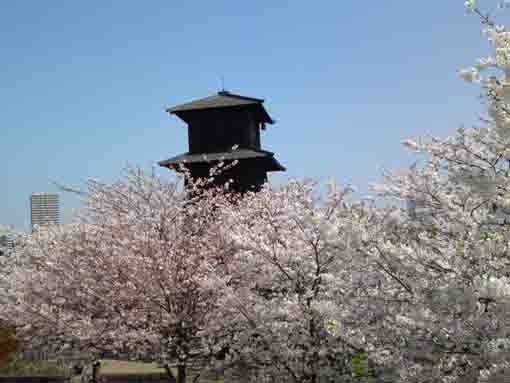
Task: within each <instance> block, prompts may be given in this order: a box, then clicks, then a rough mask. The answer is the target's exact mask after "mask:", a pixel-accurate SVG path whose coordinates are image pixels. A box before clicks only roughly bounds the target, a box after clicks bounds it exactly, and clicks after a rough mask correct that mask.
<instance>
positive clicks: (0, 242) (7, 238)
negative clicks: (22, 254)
mask: <svg viewBox="0 0 510 383" xmlns="http://www.w3.org/2000/svg"><path fill="white" fill-rule="evenodd" d="M15 237H16V234H15V229H14V225H0V256H3V255H7V254H9V253H12V252H13V251H14V247H15V243H16V238H15Z"/></svg>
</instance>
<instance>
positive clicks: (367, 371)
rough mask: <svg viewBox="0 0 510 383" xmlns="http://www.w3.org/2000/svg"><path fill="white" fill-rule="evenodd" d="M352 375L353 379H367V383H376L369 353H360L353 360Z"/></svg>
mask: <svg viewBox="0 0 510 383" xmlns="http://www.w3.org/2000/svg"><path fill="white" fill-rule="evenodd" d="M351 363H352V367H351V373H352V376H353V378H367V379H368V380H365V381H366V382H375V376H374V371H373V370H372V368H371V367H370V365H369V363H368V353H366V352H358V353H356V354H354V356H353V357H352V360H351Z"/></svg>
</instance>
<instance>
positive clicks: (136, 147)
mask: <svg viewBox="0 0 510 383" xmlns="http://www.w3.org/2000/svg"><path fill="white" fill-rule="evenodd" d="M0 46H1V47H2V50H1V56H0V104H1V113H0V163H1V164H2V166H0V180H1V182H0V185H1V187H0V223H5V224H15V225H16V226H17V228H18V229H21V230H27V229H28V228H29V223H30V217H29V195H30V193H31V192H36V191H56V187H55V186H53V185H52V183H51V181H52V180H57V181H59V182H62V183H66V184H72V185H82V184H83V180H85V179H86V178H87V177H95V178H98V179H100V180H103V181H111V180H114V179H115V178H116V177H118V176H119V174H120V171H121V169H122V168H123V167H124V166H126V165H127V164H132V165H142V166H145V167H148V166H150V165H151V164H152V163H154V162H156V161H158V160H161V159H166V158H168V157H170V156H173V155H175V154H178V153H180V152H183V151H186V148H187V136H186V130H185V128H184V125H183V123H182V122H181V121H180V120H178V119H177V118H176V117H173V116H169V115H168V114H167V113H165V112H164V107H165V106H169V105H174V104H179V103H182V102H186V101H189V100H192V99H195V98H200V97H205V96H207V95H210V94H212V93H214V92H216V91H217V90H218V88H219V86H220V80H219V78H220V76H224V78H225V87H226V88H227V89H228V90H230V91H232V92H236V93H240V94H243V95H247V96H254V97H261V98H265V100H266V104H265V105H266V108H267V109H268V111H269V112H270V114H271V115H272V116H273V117H274V118H275V119H276V120H277V121H278V123H277V124H276V125H274V126H270V127H269V128H268V129H267V130H266V132H265V133H264V134H263V136H262V142H263V146H264V147H265V148H266V149H268V150H272V151H274V152H276V155H277V158H278V159H279V161H280V162H281V163H282V164H284V165H285V166H286V167H287V168H288V171H287V172H286V173H285V174H278V175H275V176H272V178H271V180H272V182H276V183H279V182H284V181H285V180H286V179H287V178H289V177H304V176H318V177H328V176H335V177H336V178H337V181H338V182H339V183H352V184H354V185H355V186H357V187H358V189H359V190H360V191H361V192H363V191H364V190H366V188H367V185H368V184H369V183H371V182H379V181H381V170H382V168H390V169H396V168H402V167H405V166H407V165H409V164H410V163H411V162H412V161H413V159H414V156H413V155H411V154H409V153H406V152H405V151H403V150H402V149H401V148H400V145H399V141H400V139H401V138H404V137H415V136H420V135H424V134H433V135H437V136H445V135H447V134H449V133H451V132H452V131H453V130H454V129H456V128H457V127H459V126H460V125H461V124H463V123H464V124H468V125H469V124H471V123H473V122H474V121H476V118H477V115H478V113H479V112H481V111H482V110H483V107H482V106H481V105H480V103H479V101H478V99H477V97H478V94H479V93H480V91H479V89H478V88H477V87H476V86H473V85H469V84H467V83H464V82H462V81H461V80H459V79H458V77H457V74H456V69H458V68H460V67H462V66H465V65H471V64H472V63H474V62H475V60H476V58H477V57H479V56H482V55H486V54H488V53H489V52H490V50H489V48H488V46H487V44H486V42H485V39H484V38H483V37H482V36H481V34H480V27H479V23H478V21H477V19H476V18H475V17H474V16H472V15H467V14H466V13H465V11H464V9H463V1H462V0H458V1H457V0H453V1H452V0H448V1H439V0H438V1H429V2H425V5H424V2H420V1H409V0H384V1H369V2H367V1H346V0H343V1H338V0H335V1H316V2H313V1H301V0H293V1H284V0H281V1H274V0H271V1H270V0H259V1H256V2H245V1H226V0H217V1H207V2H206V1H192V0H187V1H180V0H152V1H127V0H123V1H116V0H109V1H104V0H90V1H86V2H84V1H64V0H55V1H28V0H2V1H1V2H0ZM162 171H163V173H165V172H168V171H166V169H162ZM75 206H78V203H77V201H76V198H75V197H74V196H71V195H65V196H63V197H62V210H63V212H62V214H63V217H64V220H67V217H68V216H69V214H70V213H69V212H70V209H72V208H74V207H75Z"/></svg>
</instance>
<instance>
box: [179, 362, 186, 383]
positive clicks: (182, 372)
mask: <svg viewBox="0 0 510 383" xmlns="http://www.w3.org/2000/svg"><path fill="white" fill-rule="evenodd" d="M177 383H186V365H185V364H179V365H178V366H177Z"/></svg>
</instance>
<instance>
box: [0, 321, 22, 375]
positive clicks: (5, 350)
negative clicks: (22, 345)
mask: <svg viewBox="0 0 510 383" xmlns="http://www.w3.org/2000/svg"><path fill="white" fill-rule="evenodd" d="M15 335H16V333H15V332H14V329H12V328H10V327H8V326H2V325H1V324H0V368H1V367H4V366H5V365H6V364H7V361H8V359H9V355H10V354H11V353H13V352H15V351H16V350H17V348H18V342H17V341H16V338H15Z"/></svg>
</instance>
